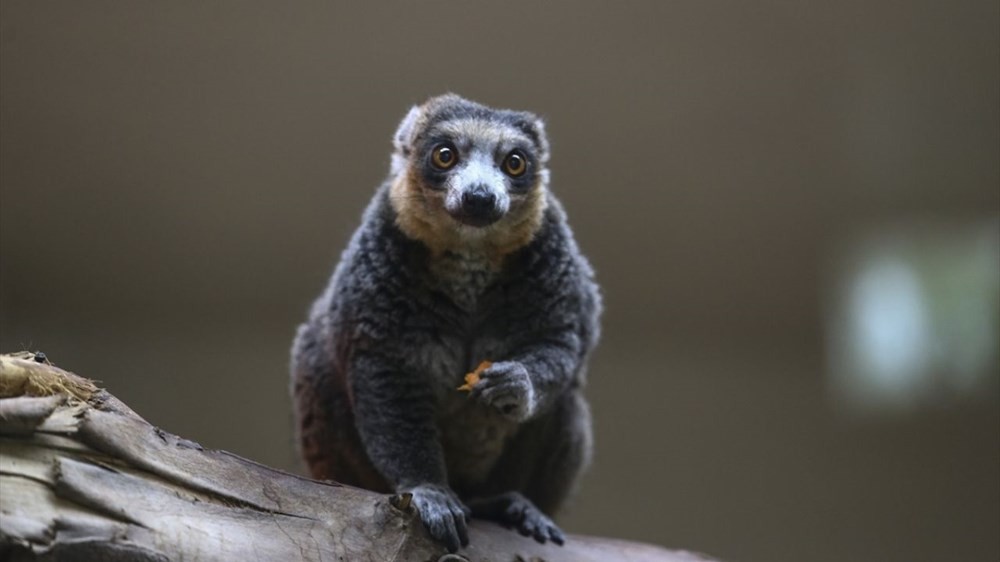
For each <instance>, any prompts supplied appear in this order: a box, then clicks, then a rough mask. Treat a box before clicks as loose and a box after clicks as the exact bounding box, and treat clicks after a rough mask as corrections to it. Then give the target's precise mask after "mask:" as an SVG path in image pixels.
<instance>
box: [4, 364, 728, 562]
mask: <svg viewBox="0 0 1000 562" xmlns="http://www.w3.org/2000/svg"><path fill="white" fill-rule="evenodd" d="M469 534H470V540H471V544H470V545H469V547H467V548H465V549H462V550H461V551H460V552H459V553H458V554H455V555H449V554H447V553H446V552H445V551H444V549H443V548H442V547H441V546H440V545H439V544H437V543H435V542H434V541H433V540H432V539H431V538H430V537H429V535H428V534H427V533H426V531H425V529H424V528H423V526H422V524H421V523H420V521H419V519H418V518H417V517H416V516H415V514H414V513H413V512H412V508H410V507H408V498H407V497H405V496H402V497H400V496H386V495H382V494H377V493H374V492H370V491H367V490H362V489H358V488H352V487H349V486H343V485H340V484H336V483H333V482H320V481H315V480H310V479H308V478H303V477H301V476H296V475H294V474H290V473H287V472H283V471H280V470H276V469H273V468H268V467H266V466H263V465H261V464H258V463H255V462H253V461H249V460H246V459H244V458H241V457H238V456H236V455H233V454H230V453H227V452H225V451H216V450H210V449H205V448H203V447H201V446H200V445H198V444H197V443H194V442H192V441H189V440H186V439H183V438H180V437H178V436H176V435H172V434H170V433H167V432H165V431H163V430H161V429H158V428H156V427H153V426H152V425H150V424H149V423H147V422H146V421H145V420H143V419H142V418H141V417H140V416H139V415H137V414H136V413H135V412H133V411H132V410H131V409H130V408H129V407H128V406H126V405H125V404H124V403H122V402H121V401H119V400H117V399H116V398H115V397H114V396H112V395H111V394H109V393H108V392H107V391H105V390H102V389H99V388H98V387H97V386H96V385H94V383H93V382H92V381H90V380H88V379H84V378H81V377H78V376H76V375H74V374H72V373H69V372H67V371H64V370H62V369H59V368H57V367H55V366H53V365H51V364H50V363H48V362H47V361H46V360H45V359H44V357H42V356H39V355H35V354H32V353H19V354H14V355H3V356H0V558H2V559H4V560H111V561H123V562H124V561H143V562H145V561H165V560H185V561H216V560H218V561H233V560H235V561H249V560H263V561H283V560H310V561H311V560H315V561H320V560H329V561H340V560H346V561H350V560H375V561H382V560H387V561H393V560H415V561H448V560H451V561H461V560H469V561H477V562H478V561H493V560H495V561H503V562H513V561H522V562H528V561H532V562H536V561H547V562H558V561H574V562H578V561H598V560H600V561H607V560H638V561H649V562H652V561H658V562H696V561H700V562H705V561H708V560H709V559H708V558H706V557H704V556H702V555H698V554H694V553H690V552H681V551H669V550H665V549H662V548H659V547H656V546H651V545H645V544H640V543H633V542H625V541H618V540H613V539H604V538H594V537H585V536H576V535H572V536H570V537H568V541H567V544H566V545H565V546H562V547H560V546H555V545H551V544H547V545H541V544H538V543H535V542H534V541H532V540H530V539H527V538H524V537H522V536H520V535H518V534H517V533H515V532H512V531H509V530H507V529H504V528H502V527H499V526H497V525H494V524H492V523H489V522H484V521H475V520H474V521H472V522H471V525H470V529H469Z"/></svg>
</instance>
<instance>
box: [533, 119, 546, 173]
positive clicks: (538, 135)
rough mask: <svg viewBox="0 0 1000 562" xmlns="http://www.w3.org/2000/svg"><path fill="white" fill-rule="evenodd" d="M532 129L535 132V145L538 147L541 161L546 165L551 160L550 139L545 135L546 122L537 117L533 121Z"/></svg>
mask: <svg viewBox="0 0 1000 562" xmlns="http://www.w3.org/2000/svg"><path fill="white" fill-rule="evenodd" d="M531 128H532V129H533V130H534V132H535V143H536V144H537V145H538V153H539V160H541V161H542V163H545V162H547V161H548V159H549V137H548V135H546V134H545V122H544V121H542V120H541V119H540V118H538V117H535V118H534V119H533V120H532V121H531Z"/></svg>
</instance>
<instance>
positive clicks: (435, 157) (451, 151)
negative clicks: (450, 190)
mask: <svg viewBox="0 0 1000 562" xmlns="http://www.w3.org/2000/svg"><path fill="white" fill-rule="evenodd" d="M456 162H458V152H456V151H455V147H453V146H452V145H451V144H448V143H445V144H439V145H437V146H436V147H435V148H434V152H432V153H431V163H432V164H434V167H435V168H437V169H439V170H447V169H448V168H451V167H452V166H454V165H455V163H456Z"/></svg>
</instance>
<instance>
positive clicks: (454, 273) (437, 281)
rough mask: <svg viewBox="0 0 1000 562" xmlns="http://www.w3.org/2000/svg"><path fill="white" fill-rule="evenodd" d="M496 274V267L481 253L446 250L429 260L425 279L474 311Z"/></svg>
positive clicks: (464, 309) (466, 310)
mask: <svg viewBox="0 0 1000 562" xmlns="http://www.w3.org/2000/svg"><path fill="white" fill-rule="evenodd" d="M498 276H499V268H498V267H496V264H495V263H493V262H491V261H490V259H489V258H488V257H486V256H484V255H482V254H477V253H461V252H446V253H445V254H444V255H442V256H439V257H437V258H436V259H434V260H433V261H431V263H430V264H429V266H428V277H427V282H428V285H429V286H430V288H431V289H432V290H435V291H439V292H440V293H441V294H443V295H444V296H445V297H446V298H448V299H450V300H451V301H452V302H453V303H454V304H455V306H457V307H458V308H459V309H461V310H462V311H464V312H465V313H467V314H474V313H475V312H476V311H477V309H479V308H481V306H480V305H481V304H482V303H481V300H482V297H483V295H484V294H485V293H486V291H487V289H488V288H489V287H490V285H492V284H493V283H494V282H495V281H496V279H497V277H498Z"/></svg>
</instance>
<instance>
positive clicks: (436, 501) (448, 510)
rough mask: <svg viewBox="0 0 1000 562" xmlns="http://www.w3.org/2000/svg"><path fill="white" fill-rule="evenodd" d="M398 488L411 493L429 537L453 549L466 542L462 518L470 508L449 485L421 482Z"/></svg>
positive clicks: (456, 549)
mask: <svg viewBox="0 0 1000 562" xmlns="http://www.w3.org/2000/svg"><path fill="white" fill-rule="evenodd" d="M400 492H404V493H410V494H413V505H414V506H416V508H417V513H419V514H420V520H421V521H423V522H424V526H425V527H427V530H428V531H429V532H430V534H431V536H432V537H434V538H435V539H436V540H438V541H441V542H443V543H444V544H445V546H446V547H448V552H456V551H458V548H459V546H466V545H468V544H469V531H468V529H467V528H466V525H465V519H466V517H469V516H470V515H471V512H470V511H469V508H468V507H466V506H465V504H463V503H462V500H460V499H458V496H457V495H455V492H453V491H452V490H451V488H449V487H447V486H441V485H438V484H421V485H419V486H414V487H412V488H408V489H403V490H400Z"/></svg>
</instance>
